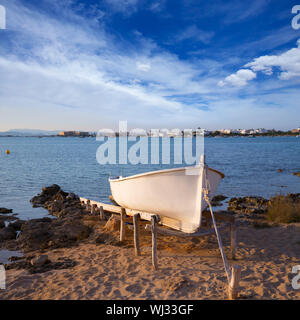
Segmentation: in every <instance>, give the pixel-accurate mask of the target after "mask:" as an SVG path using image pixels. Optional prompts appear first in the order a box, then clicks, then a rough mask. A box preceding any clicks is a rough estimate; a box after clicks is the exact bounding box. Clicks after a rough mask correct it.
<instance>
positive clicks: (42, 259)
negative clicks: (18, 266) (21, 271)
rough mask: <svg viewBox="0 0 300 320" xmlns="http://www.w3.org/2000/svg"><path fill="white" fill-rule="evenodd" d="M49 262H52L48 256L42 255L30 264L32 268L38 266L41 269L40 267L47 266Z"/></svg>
mask: <svg viewBox="0 0 300 320" xmlns="http://www.w3.org/2000/svg"><path fill="white" fill-rule="evenodd" d="M47 262H50V261H49V259H48V256H47V255H46V254H42V255H40V256H38V257H35V258H33V259H31V260H30V264H31V265H32V266H37V267H40V266H42V265H44V264H46V263H47Z"/></svg>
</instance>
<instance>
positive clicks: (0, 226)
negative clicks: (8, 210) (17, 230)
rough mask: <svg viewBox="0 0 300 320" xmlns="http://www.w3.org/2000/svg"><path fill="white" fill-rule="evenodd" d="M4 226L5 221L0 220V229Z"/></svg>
mask: <svg viewBox="0 0 300 320" xmlns="http://www.w3.org/2000/svg"><path fill="white" fill-rule="evenodd" d="M2 228H5V223H4V221H0V229H2Z"/></svg>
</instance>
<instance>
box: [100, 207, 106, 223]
mask: <svg viewBox="0 0 300 320" xmlns="http://www.w3.org/2000/svg"><path fill="white" fill-rule="evenodd" d="M99 216H100V220H105V214H104V210H103V207H102V206H100V209H99Z"/></svg>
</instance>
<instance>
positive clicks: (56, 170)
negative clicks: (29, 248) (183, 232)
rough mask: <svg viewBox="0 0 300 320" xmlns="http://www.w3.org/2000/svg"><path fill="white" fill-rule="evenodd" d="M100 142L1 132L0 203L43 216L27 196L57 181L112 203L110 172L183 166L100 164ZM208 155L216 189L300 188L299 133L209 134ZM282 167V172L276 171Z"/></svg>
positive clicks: (231, 192)
mask: <svg viewBox="0 0 300 320" xmlns="http://www.w3.org/2000/svg"><path fill="white" fill-rule="evenodd" d="M174 139H178V138H174ZM174 139H170V140H171V144H172V140H174ZM133 143H134V142H132V143H131V144H130V143H129V145H128V147H129V148H130V146H131V145H132V144H133ZM100 144H101V142H99V141H97V140H96V138H76V137H68V138H66V137H43V138H36V137H0V207H7V208H12V209H13V210H14V213H18V214H19V215H18V217H19V218H21V219H30V218H39V217H43V216H45V215H46V214H47V211H46V210H45V209H43V208H35V209H33V208H32V206H31V204H30V202H29V200H30V199H31V198H32V197H33V196H35V195H36V194H37V193H39V192H41V189H42V188H43V187H45V186H49V185H51V184H54V183H56V184H58V185H60V186H61V187H62V189H63V190H65V191H67V192H74V193H76V194H78V195H80V196H82V197H87V198H90V199H93V200H98V201H102V202H107V203H109V200H108V196H109V195H110V188H109V183H108V178H109V176H119V175H122V176H127V175H132V174H136V173H142V172H146V171H152V170H159V169H167V168H173V167H176V166H177V167H178V166H180V165H178V164H177V165H174V164H172V163H170V164H169V165H168V164H165V165H162V164H155V165H151V164H139V165H131V164H128V165H100V164H99V163H98V162H97V160H96V152H97V149H98V148H99V146H100ZM6 149H9V150H10V151H11V153H10V154H9V155H6V154H5V150H6ZM171 150H172V148H171ZM205 155H206V162H207V164H208V165H209V166H210V167H212V168H214V169H216V170H219V171H221V172H223V173H224V174H225V178H224V179H223V180H222V182H221V184H220V185H219V188H218V190H217V194H223V195H226V196H228V197H237V196H248V195H255V196H263V197H266V198H268V197H270V196H271V195H275V194H276V193H280V192H281V193H288V192H292V193H297V192H300V178H299V177H297V176H294V175H292V172H294V171H300V139H299V138H296V137H256V138H248V137H228V138H225V137H224V138H223V137H217V138H212V137H207V138H205ZM172 156H173V155H171V160H172ZM182 165H185V164H184V163H183V164H182ZM279 168H280V169H283V172H280V173H279V172H277V169H279Z"/></svg>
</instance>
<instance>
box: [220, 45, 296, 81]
mask: <svg viewBox="0 0 300 320" xmlns="http://www.w3.org/2000/svg"><path fill="white" fill-rule="evenodd" d="M297 44H298V47H297V48H292V49H290V50H288V51H286V52H283V53H282V54H279V55H266V56H261V57H258V58H256V59H254V60H253V61H252V62H249V63H247V64H246V65H245V67H246V68H249V69H241V70H239V71H237V72H236V73H233V74H231V75H230V76H228V77H226V78H225V79H224V80H221V81H219V83H218V84H219V86H220V87H223V86H225V85H226V84H231V85H233V86H237V87H242V86H245V85H246V84H247V82H248V81H250V80H253V79H255V78H256V73H257V72H262V73H264V74H265V75H268V76H271V75H272V74H273V73H274V68H278V69H279V74H278V78H279V79H280V80H289V79H292V78H295V77H300V39H298V41H297ZM250 69H251V70H250Z"/></svg>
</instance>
